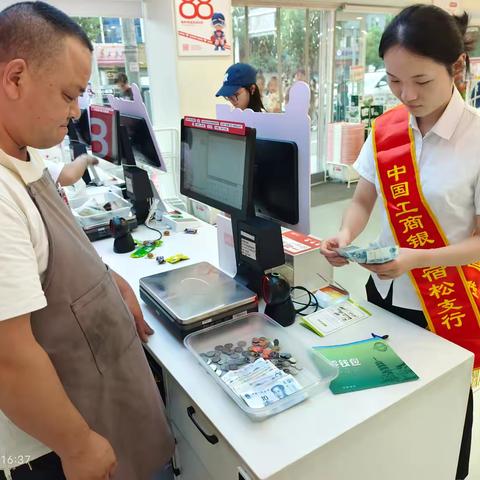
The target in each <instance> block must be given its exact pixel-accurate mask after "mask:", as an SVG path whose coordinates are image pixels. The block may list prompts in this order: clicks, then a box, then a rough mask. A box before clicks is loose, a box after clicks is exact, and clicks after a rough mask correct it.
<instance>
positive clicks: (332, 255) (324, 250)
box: [320, 232, 350, 267]
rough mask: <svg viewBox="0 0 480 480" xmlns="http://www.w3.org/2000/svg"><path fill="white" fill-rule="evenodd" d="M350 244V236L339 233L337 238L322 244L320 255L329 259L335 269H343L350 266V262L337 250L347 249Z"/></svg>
mask: <svg viewBox="0 0 480 480" xmlns="http://www.w3.org/2000/svg"><path fill="white" fill-rule="evenodd" d="M349 243H350V239H349V236H348V235H347V233H345V232H339V233H338V234H337V235H336V236H335V237H332V238H329V239H327V240H324V241H323V242H322V245H321V246H320V253H321V254H322V255H323V256H324V257H325V258H326V259H327V261H328V262H329V263H330V265H333V266H334V267H343V266H344V265H348V263H349V262H348V260H347V259H346V258H344V257H342V256H341V255H339V254H338V253H337V252H336V250H335V249H337V248H343V247H346V246H347V245H348V244H349Z"/></svg>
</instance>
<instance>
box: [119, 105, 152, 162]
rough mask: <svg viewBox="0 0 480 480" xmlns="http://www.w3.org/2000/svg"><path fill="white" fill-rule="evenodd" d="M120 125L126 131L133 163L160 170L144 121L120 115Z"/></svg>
mask: <svg viewBox="0 0 480 480" xmlns="http://www.w3.org/2000/svg"><path fill="white" fill-rule="evenodd" d="M120 125H121V126H124V127H125V129H126V132H127V135H128V138H129V140H130V145H131V147H132V152H133V157H134V159H135V161H136V162H137V163H144V164H147V165H150V166H152V167H155V168H160V167H161V160H160V158H159V156H158V153H157V149H156V148H155V144H154V142H153V139H152V136H151V135H150V130H149V128H148V125H147V122H146V121H145V119H144V118H139V117H133V116H130V115H124V114H121V115H120Z"/></svg>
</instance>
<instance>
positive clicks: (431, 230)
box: [372, 106, 480, 369]
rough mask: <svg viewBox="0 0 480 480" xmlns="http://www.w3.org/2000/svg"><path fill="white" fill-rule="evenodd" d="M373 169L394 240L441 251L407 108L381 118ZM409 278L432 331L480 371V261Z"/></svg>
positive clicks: (423, 270)
mask: <svg viewBox="0 0 480 480" xmlns="http://www.w3.org/2000/svg"><path fill="white" fill-rule="evenodd" d="M372 139H373V148H374V152H375V163H376V166H377V172H378V178H379V182H380V187H381V189H382V193H383V200H384V203H385V208H386V211H387V213H388V219H389V222H390V227H391V229H392V232H393V235H394V237H395V239H396V241H397V244H398V245H399V246H400V247H404V248H441V247H445V246H447V245H448V241H447V238H446V236H445V234H444V233H443V231H442V228H441V226H440V224H439V222H438V221H437V219H436V218H435V216H434V214H433V212H432V210H431V209H430V207H429V205H428V203H427V202H426V200H425V198H424V196H423V193H422V187H421V185H420V176H419V173H418V171H417V161H416V155H415V141H414V137H413V132H412V129H411V127H410V123H409V113H408V110H407V109H406V108H405V107H404V106H399V107H396V108H394V109H392V110H389V111H388V112H386V113H385V114H384V115H382V116H381V117H379V118H377V119H376V121H375V124H374V126H373V129H372ZM410 278H411V280H412V282H413V285H414V287H415V289H416V291H417V293H418V296H419V298H420V300H421V302H422V307H423V311H424V313H425V316H426V317H427V321H428V325H429V328H430V330H431V331H432V332H435V333H437V334H438V335H440V336H441V337H444V338H446V339H447V340H450V341H452V342H454V343H456V344H457V345H460V346H462V347H464V348H466V349H467V350H470V351H471V352H473V353H474V354H475V364H474V368H475V369H477V368H479V367H480V313H479V307H480V291H479V287H480V261H479V262H476V263H473V264H470V265H466V266H463V267H434V268H419V269H415V270H412V271H411V272H410Z"/></svg>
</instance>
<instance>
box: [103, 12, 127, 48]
mask: <svg viewBox="0 0 480 480" xmlns="http://www.w3.org/2000/svg"><path fill="white" fill-rule="evenodd" d="M102 25H103V35H104V39H105V40H104V42H105V43H122V26H121V24H120V19H119V18H106V17H103V18H102Z"/></svg>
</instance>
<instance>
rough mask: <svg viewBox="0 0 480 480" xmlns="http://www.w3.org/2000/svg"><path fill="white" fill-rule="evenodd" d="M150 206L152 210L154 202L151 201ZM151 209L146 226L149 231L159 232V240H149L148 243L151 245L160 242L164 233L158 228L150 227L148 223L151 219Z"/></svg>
mask: <svg viewBox="0 0 480 480" xmlns="http://www.w3.org/2000/svg"><path fill="white" fill-rule="evenodd" d="M149 205H150V209H151V208H152V200H151V199H150V200H149ZM150 209H149V215H148V217H147V221H146V222H145V223H144V225H145V226H146V227H147V228H148V229H149V230H153V231H154V232H157V233H158V235H159V237H158V238H157V239H155V240H147V241H149V242H151V243H154V242H159V241H160V240H161V239H162V238H163V233H162V232H161V231H160V230H158V229H157V228H153V227H151V226H150V225H148V221H149V217H150Z"/></svg>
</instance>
